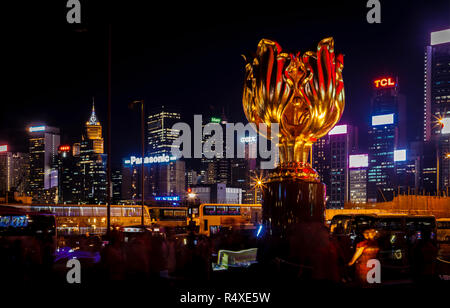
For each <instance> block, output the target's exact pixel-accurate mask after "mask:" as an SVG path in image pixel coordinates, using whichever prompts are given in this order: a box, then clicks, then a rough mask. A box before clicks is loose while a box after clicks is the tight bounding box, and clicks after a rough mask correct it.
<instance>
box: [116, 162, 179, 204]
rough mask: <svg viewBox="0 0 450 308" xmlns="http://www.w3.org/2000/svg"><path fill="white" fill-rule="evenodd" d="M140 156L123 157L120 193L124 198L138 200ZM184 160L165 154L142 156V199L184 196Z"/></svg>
mask: <svg viewBox="0 0 450 308" xmlns="http://www.w3.org/2000/svg"><path fill="white" fill-rule="evenodd" d="M141 164H142V159H141V158H140V157H135V156H131V157H130V159H124V160H123V165H122V176H123V177H122V195H123V199H124V200H132V201H135V202H136V201H140V200H141V198H142V194H141V191H142V188H141ZM185 169H186V168H185V162H184V161H182V160H177V159H176V158H175V157H173V156H171V157H170V158H169V156H167V155H161V156H148V157H145V158H144V199H145V200H152V199H154V197H156V196H175V195H176V196H184V195H185V192H186V190H185V188H186V176H185V173H186V170H185Z"/></svg>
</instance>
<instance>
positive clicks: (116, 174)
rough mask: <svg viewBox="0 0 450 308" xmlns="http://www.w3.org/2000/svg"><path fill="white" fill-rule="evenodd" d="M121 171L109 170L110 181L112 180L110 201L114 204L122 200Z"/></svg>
mask: <svg viewBox="0 0 450 308" xmlns="http://www.w3.org/2000/svg"><path fill="white" fill-rule="evenodd" d="M122 178H123V177H122V171H121V170H120V169H114V170H113V171H112V172H111V182H112V191H113V196H112V201H113V202H114V204H119V202H120V201H121V200H122Z"/></svg>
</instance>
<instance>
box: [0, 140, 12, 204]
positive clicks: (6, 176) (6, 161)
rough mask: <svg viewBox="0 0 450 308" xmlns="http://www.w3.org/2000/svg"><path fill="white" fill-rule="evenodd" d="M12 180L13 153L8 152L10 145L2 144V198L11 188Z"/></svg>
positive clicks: (0, 147) (0, 193)
mask: <svg viewBox="0 0 450 308" xmlns="http://www.w3.org/2000/svg"><path fill="white" fill-rule="evenodd" d="M11 182H12V153H11V152H8V145H6V144H5V145H0V198H2V197H5V196H6V193H7V192H9V191H10V190H11V184H12V183H11Z"/></svg>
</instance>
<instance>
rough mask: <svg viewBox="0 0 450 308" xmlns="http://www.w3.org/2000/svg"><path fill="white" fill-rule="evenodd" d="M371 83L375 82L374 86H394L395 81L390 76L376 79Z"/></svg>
mask: <svg viewBox="0 0 450 308" xmlns="http://www.w3.org/2000/svg"><path fill="white" fill-rule="evenodd" d="M373 83H374V84H375V88H392V87H395V81H394V80H393V78H391V77H388V78H381V79H377V80H375V81H374V82H373Z"/></svg>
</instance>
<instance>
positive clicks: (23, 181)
mask: <svg viewBox="0 0 450 308" xmlns="http://www.w3.org/2000/svg"><path fill="white" fill-rule="evenodd" d="M29 176H30V156H29V154H28V153H20V152H17V153H13V154H12V189H13V190H14V191H15V192H17V194H18V196H21V197H23V196H26V195H27V194H28V184H29V183H28V182H29Z"/></svg>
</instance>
